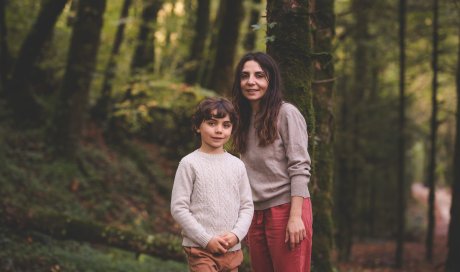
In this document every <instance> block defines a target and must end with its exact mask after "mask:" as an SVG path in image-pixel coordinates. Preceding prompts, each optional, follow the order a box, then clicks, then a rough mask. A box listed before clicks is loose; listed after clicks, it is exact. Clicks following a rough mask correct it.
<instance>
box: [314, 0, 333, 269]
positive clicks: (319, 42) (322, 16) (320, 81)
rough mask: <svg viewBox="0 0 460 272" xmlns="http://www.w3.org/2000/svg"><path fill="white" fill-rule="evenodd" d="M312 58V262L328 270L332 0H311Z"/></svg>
mask: <svg viewBox="0 0 460 272" xmlns="http://www.w3.org/2000/svg"><path fill="white" fill-rule="evenodd" d="M313 3H314V4H313V7H312V8H311V10H312V11H313V12H312V14H313V19H312V20H311V21H312V22H313V28H314V29H315V31H314V32H313V48H314V51H315V52H321V54H318V55H317V56H316V57H315V59H314V61H313V67H314V81H313V85H312V91H313V106H314V109H315V125H316V127H315V139H317V143H316V145H315V157H314V159H315V175H313V176H312V186H311V187H312V189H313V190H312V195H313V196H314V197H313V198H312V201H313V207H315V212H314V219H315V220H313V229H314V230H315V236H314V239H313V249H312V263H313V267H314V270H315V271H324V272H328V271H330V272H332V271H334V266H333V263H332V250H333V246H334V235H333V233H334V231H333V223H332V191H333V173H334V166H333V165H334V149H333V142H334V140H333V139H334V135H333V134H334V113H333V111H334V109H333V104H334V99H333V97H334V96H333V92H334V82H335V79H334V61H333V58H332V51H333V48H332V42H333V39H334V36H335V16H334V0H316V1H314V2H313Z"/></svg>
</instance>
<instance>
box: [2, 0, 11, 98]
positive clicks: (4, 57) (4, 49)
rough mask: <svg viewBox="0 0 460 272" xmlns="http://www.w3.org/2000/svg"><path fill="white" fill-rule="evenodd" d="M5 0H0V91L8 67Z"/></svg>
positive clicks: (3, 89) (4, 84)
mask: <svg viewBox="0 0 460 272" xmlns="http://www.w3.org/2000/svg"><path fill="white" fill-rule="evenodd" d="M6 4H7V3H6V0H0V93H2V92H4V91H5V88H6V82H7V80H8V74H9V72H10V68H9V60H10V56H9V50H8V39H7V32H6V18H5V9H6Z"/></svg>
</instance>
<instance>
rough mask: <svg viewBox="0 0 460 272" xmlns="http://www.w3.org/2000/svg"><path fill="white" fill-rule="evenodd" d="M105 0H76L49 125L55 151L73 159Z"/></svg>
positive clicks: (92, 69)
mask: <svg viewBox="0 0 460 272" xmlns="http://www.w3.org/2000/svg"><path fill="white" fill-rule="evenodd" d="M105 4H106V1H105V0H79V3H78V12H77V19H76V22H75V25H74V28H73V32H72V38H71V42H70V49H69V55H68V58H67V67H66V72H65V75H64V80H63V85H62V89H61V91H60V94H59V97H58V100H57V105H56V111H55V113H54V114H55V116H54V122H53V125H54V126H55V127H54V128H52V130H53V131H52V132H51V133H52V134H53V135H52V137H50V139H52V140H53V146H55V149H56V150H55V152H56V154H57V155H59V156H62V157H64V158H67V159H71V160H72V159H74V158H75V152H76V149H77V146H78V142H79V139H80V135H81V130H82V127H83V123H84V118H85V115H86V110H87V105H88V94H89V88H90V83H91V79H92V74H93V72H94V69H95V66H96V56H97V50H98V48H99V42H100V41H99V40H100V34H101V30H102V23H103V14H104V10H105Z"/></svg>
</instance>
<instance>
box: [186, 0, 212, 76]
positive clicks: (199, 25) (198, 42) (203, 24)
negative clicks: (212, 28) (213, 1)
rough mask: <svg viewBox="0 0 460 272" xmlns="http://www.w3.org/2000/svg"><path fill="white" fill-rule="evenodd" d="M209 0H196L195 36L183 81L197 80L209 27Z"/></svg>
mask: <svg viewBox="0 0 460 272" xmlns="http://www.w3.org/2000/svg"><path fill="white" fill-rule="evenodd" d="M209 12H210V0H198V7H197V10H196V22H195V36H194V37H193V41H192V45H191V47H190V55H189V57H188V60H187V64H186V66H187V68H186V69H185V83H187V84H189V85H193V84H195V83H197V82H198V79H199V72H200V62H201V61H202V58H203V53H204V48H205V44H206V37H207V34H208V27H209Z"/></svg>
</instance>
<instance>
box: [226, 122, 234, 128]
mask: <svg viewBox="0 0 460 272" xmlns="http://www.w3.org/2000/svg"><path fill="white" fill-rule="evenodd" d="M231 127H232V123H225V124H224V128H231Z"/></svg>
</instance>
